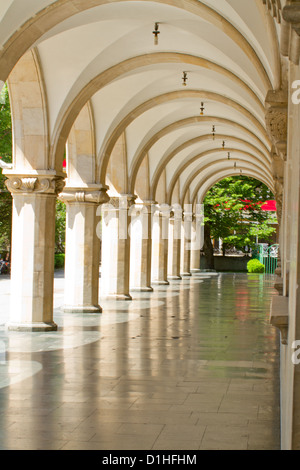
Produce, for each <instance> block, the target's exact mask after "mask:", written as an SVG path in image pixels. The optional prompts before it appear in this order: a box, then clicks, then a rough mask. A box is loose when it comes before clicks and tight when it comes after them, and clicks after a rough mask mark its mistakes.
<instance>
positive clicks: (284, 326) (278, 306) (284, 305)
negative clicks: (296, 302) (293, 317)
mask: <svg viewBox="0 0 300 470" xmlns="http://www.w3.org/2000/svg"><path fill="white" fill-rule="evenodd" d="M270 324H271V325H273V326H275V327H276V328H278V329H279V330H280V333H281V343H282V344H284V345H286V344H287V336H288V327H289V299H288V297H284V296H282V295H275V296H274V297H273V299H272V303H271V308H270Z"/></svg>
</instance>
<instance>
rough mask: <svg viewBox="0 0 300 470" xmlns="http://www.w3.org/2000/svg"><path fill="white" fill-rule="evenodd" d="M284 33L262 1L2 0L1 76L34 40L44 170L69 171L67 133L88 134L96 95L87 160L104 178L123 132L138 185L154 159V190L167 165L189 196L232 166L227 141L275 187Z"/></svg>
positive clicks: (171, 181)
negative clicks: (273, 137) (271, 127)
mask: <svg viewBox="0 0 300 470" xmlns="http://www.w3.org/2000/svg"><path fill="white" fill-rule="evenodd" d="M246 3H247V4H246ZM249 3H251V5H250V4H249ZM156 22H158V27H159V31H160V34H159V37H158V44H155V43H154V36H153V34H152V32H153V29H154V25H155V23H156ZM279 32H280V31H279V27H278V26H275V24H274V21H273V18H272V16H271V14H270V12H268V11H267V10H266V9H265V7H264V5H263V3H262V1H261V0H253V1H252V2H237V1H235V0H218V1H216V0H203V1H198V0H172V1H171V0H38V1H37V0H26V7H24V1H23V0H3V2H2V4H1V6H0V81H1V80H2V81H6V80H7V79H8V80H10V77H11V76H13V74H11V72H12V70H13V69H14V67H15V66H16V64H17V62H18V61H19V60H20V59H21V58H22V56H23V55H24V54H25V52H26V51H29V50H32V52H33V53H34V55H35V56H36V57H37V58H38V63H39V67H40V70H39V73H40V76H41V83H42V84H43V88H44V89H43V93H44V95H45V114H46V115H47V125H48V135H47V136H45V140H46V141H47V142H49V145H48V156H47V158H45V159H44V161H47V162H48V168H45V169H51V170H56V171H58V172H59V171H61V168H62V161H63V158H64V152H65V148H66V143H67V141H68V138H69V136H72V142H74V138H75V137H74V136H76V135H80V138H81V139H82V138H83V136H84V130H83V131H82V132H81V133H80V134H79V133H78V132H77V133H76V132H74V125H75V123H76V119H77V118H78V116H80V113H81V112H82V110H83V109H84V107H85V106H87V104H88V106H89V109H90V113H91V115H92V116H93V132H94V137H93V139H94V143H95V144H94V149H95V150H94V155H90V152H89V156H87V155H86V156H85V155H82V156H81V160H82V161H87V160H86V158H92V159H94V162H93V165H92V166H91V168H92V167H93V168H95V169H96V170H95V171H96V174H95V182H96V183H103V184H105V182H106V173H107V168H108V165H109V162H110V159H111V155H112V153H113V151H114V149H115V146H116V145H117V143H118V142H119V139H120V137H121V136H123V137H122V139H123V141H124V142H125V143H126V146H125V147H126V148H125V149H124V155H126V163H125V165H126V174H127V172H128V185H127V186H128V190H129V192H131V193H134V191H135V188H136V178H137V176H138V174H139V169H140V167H141V165H142V163H143V161H144V159H145V158H146V157H147V159H148V164H149V181H148V184H149V187H151V190H152V193H153V194H155V191H156V188H157V185H158V182H159V179H160V177H161V175H162V173H163V172H164V171H165V176H166V183H167V188H166V189H167V192H168V194H169V197H170V195H171V194H172V191H173V189H174V185H175V184H176V181H180V190H181V193H182V195H183V193H185V192H186V191H188V190H189V189H191V193H194V192H195V190H196V189H195V185H196V183H197V181H198V179H199V178H200V179H199V181H200V182H201V184H204V183H205V181H206V180H205V179H203V178H206V179H210V178H213V177H216V178H217V177H218V174H221V173H222V172H223V173H224V172H226V171H229V169H228V164H227V162H226V161H225V162H223V161H222V158H223V160H224V153H223V154H222V156H221V155H220V152H219V151H218V149H220V146H221V144H222V141H224V142H226V145H225V146H224V148H223V150H222V151H224V152H228V151H230V150H231V151H232V152H234V153H237V155H238V156H237V158H238V161H239V163H240V164H241V165H242V166H243V171H244V170H245V171H247V169H248V172H249V173H251V174H255V175H258V176H259V175H261V178H263V179H264V181H267V182H268V184H269V185H272V170H271V167H272V165H271V156H270V155H271V154H270V152H271V141H270V139H269V137H268V134H267V132H266V128H265V98H266V95H267V93H268V91H269V90H272V89H273V90H276V89H278V88H280V86H281V64H280V54H279V40H278V34H279ZM184 74H186V78H187V81H186V86H183V84H184V83H183V77H184ZM15 76H16V74H15ZM19 90H22V87H19ZM19 98H20V97H19V96H18V99H19ZM26 99H27V100H29V101H30V98H29V97H28V96H27V97H26ZM13 101H14V97H12V102H13ZM29 107H30V104H29ZM201 108H204V109H203V113H202V114H201V115H200V109H201ZM77 123H78V121H77ZM30 125H31V123H30V120H29V121H28V123H26V125H25V128H26V131H27V128H28V127H30ZM213 129H215V131H214V130H213ZM15 131H17V129H15ZM28 132H29V134H30V133H31V134H33V133H34V129H33V130H32V131H30V130H28ZM212 133H214V138H212ZM70 138H71V137H70ZM20 146H22V142H20ZM76 146H77V147H78V145H76V144H75V143H74V148H76ZM80 148H85V146H84V145H82V146H80ZM20 151H23V154H24V156H25V157H24V158H26V152H25V151H24V149H22V148H21V149H20ZM85 157H86V158H85ZM207 159H209V161H208V160H207ZM225 159H226V153H225ZM224 165H225V167H224ZM77 171H79V172H80V168H79V167H78V168H77ZM211 172H212V173H211ZM182 175H184V177H186V180H185V184H182V179H183V176H182ZM199 184H200V183H199ZM198 192H199V190H198ZM183 196H184V195H183Z"/></svg>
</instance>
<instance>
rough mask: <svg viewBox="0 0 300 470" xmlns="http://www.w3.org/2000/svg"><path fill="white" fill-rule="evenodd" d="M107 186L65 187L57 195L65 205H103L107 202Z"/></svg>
mask: <svg viewBox="0 0 300 470" xmlns="http://www.w3.org/2000/svg"><path fill="white" fill-rule="evenodd" d="M107 191H108V186H103V185H89V186H86V187H73V186H66V187H65V188H64V190H63V192H61V193H60V194H59V199H60V200H61V201H62V202H65V203H85V204H87V203H88V204H98V205H100V204H105V203H106V202H109V196H108V194H107Z"/></svg>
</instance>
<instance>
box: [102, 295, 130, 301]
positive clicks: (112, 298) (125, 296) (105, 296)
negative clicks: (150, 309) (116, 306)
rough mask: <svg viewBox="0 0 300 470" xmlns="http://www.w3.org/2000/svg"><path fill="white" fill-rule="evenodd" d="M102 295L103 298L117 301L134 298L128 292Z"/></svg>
mask: <svg viewBox="0 0 300 470" xmlns="http://www.w3.org/2000/svg"><path fill="white" fill-rule="evenodd" d="M100 297H101V300H116V301H120V300H132V297H131V295H127V294H109V295H103V296H100Z"/></svg>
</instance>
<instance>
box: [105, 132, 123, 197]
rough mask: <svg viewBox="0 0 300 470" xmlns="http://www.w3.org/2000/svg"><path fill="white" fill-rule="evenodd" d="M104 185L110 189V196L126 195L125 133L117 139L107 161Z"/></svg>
mask: <svg viewBox="0 0 300 470" xmlns="http://www.w3.org/2000/svg"><path fill="white" fill-rule="evenodd" d="M105 177H106V179H105V184H106V185H107V186H108V187H109V188H110V195H115V196H117V195H119V194H127V192H128V168H127V142H126V132H123V133H122V134H121V135H120V137H119V138H118V140H117V142H116V143H115V145H114V148H113V149H112V152H111V155H110V158H109V160H108V166H107V172H106V175H105Z"/></svg>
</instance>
